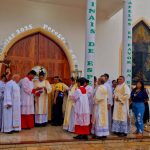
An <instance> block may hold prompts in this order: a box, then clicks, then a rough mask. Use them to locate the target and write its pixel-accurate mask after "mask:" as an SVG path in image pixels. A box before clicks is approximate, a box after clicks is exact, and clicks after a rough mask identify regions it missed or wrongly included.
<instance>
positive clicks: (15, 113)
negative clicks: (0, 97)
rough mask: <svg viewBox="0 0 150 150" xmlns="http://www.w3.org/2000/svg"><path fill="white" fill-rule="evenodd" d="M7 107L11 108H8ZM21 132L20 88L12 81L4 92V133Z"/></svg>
mask: <svg viewBox="0 0 150 150" xmlns="http://www.w3.org/2000/svg"><path fill="white" fill-rule="evenodd" d="M7 105H11V107H9V108H7V107H6V106H7ZM20 130H21V111H20V87H19V85H18V84H17V83H16V82H15V81H13V80H11V81H9V82H7V84H6V86H5V92H4V102H3V117H2V129H1V131H2V132H11V131H20Z"/></svg>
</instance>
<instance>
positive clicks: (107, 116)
mask: <svg viewBox="0 0 150 150" xmlns="http://www.w3.org/2000/svg"><path fill="white" fill-rule="evenodd" d="M129 98H130V89H129V87H128V85H127V84H126V83H125V78H124V77H123V76H120V77H119V78H118V82H113V84H112V82H111V81H110V80H109V75H108V74H104V75H102V76H100V77H99V78H98V80H97V78H96V77H95V78H94V86H90V85H89V80H87V79H85V78H79V79H78V80H77V81H75V80H74V79H73V78H72V85H71V87H70V90H69V94H68V99H67V103H66V111H65V117H64V124H63V128H64V129H65V130H67V131H69V132H73V133H75V134H77V136H75V137H74V138H75V139H84V140H86V139H88V135H90V134H92V135H93V138H96V139H103V138H106V137H107V136H108V135H109V134H110V133H112V132H113V133H115V134H116V135H118V136H121V137H124V136H127V134H128V133H129V129H130V121H129Z"/></svg>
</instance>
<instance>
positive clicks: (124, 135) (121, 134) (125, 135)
mask: <svg viewBox="0 0 150 150" xmlns="http://www.w3.org/2000/svg"><path fill="white" fill-rule="evenodd" d="M118 136H119V137H127V134H125V133H120V134H119V135H118Z"/></svg>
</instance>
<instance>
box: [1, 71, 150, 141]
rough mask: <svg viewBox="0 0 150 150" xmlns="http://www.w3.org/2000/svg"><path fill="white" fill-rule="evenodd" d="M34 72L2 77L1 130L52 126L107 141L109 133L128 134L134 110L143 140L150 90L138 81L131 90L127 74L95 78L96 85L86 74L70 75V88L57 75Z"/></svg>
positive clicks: (79, 138)
mask: <svg viewBox="0 0 150 150" xmlns="http://www.w3.org/2000/svg"><path fill="white" fill-rule="evenodd" d="M36 75H37V73H36V72H35V71H34V70H31V71H30V72H29V73H28V75H27V76H26V77H24V78H23V79H20V75H19V74H15V75H13V76H12V78H11V79H10V80H9V81H8V80H7V76H6V75H5V74H4V75H2V77H1V81H0V129H1V132H4V133H14V132H19V131H21V130H22V129H31V128H34V127H44V126H46V125H47V124H48V123H49V121H50V124H51V125H52V126H62V125H63V129H64V130H66V131H68V132H71V133H75V134H76V136H75V137H74V138H75V139H78V140H87V139H88V136H89V135H92V138H95V139H105V138H107V136H109V135H110V134H115V135H117V136H119V137H126V136H127V134H128V133H129V132H130V127H131V124H130V123H131V121H130V109H131V110H132V111H133V113H134V116H135V126H136V128H137V130H136V133H135V134H136V135H137V137H138V138H139V137H140V138H141V137H142V136H143V132H144V123H146V122H147V121H148V120H149V107H148V99H149V98H148V94H147V91H146V89H145V88H144V83H143V82H142V81H138V82H137V84H136V87H135V88H133V89H132V91H130V88H129V87H128V85H127V84H126V82H125V78H124V76H119V78H118V79H117V80H113V81H112V82H111V81H110V80H109V75H108V74H104V75H102V76H100V77H99V78H98V79H97V78H96V77H94V84H93V86H91V85H89V80H87V79H86V78H84V77H81V78H78V79H75V78H73V77H72V78H71V86H70V87H68V86H67V85H66V84H64V83H63V82H62V80H61V79H60V78H59V77H58V76H56V77H54V83H53V84H50V83H49V81H48V80H46V74H45V72H44V71H43V70H40V72H39V73H38V79H36V80H35V79H34V78H35V76H36Z"/></svg>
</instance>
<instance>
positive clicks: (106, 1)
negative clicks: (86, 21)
mask: <svg viewBox="0 0 150 150" xmlns="http://www.w3.org/2000/svg"><path fill="white" fill-rule="evenodd" d="M29 1H34V2H40V3H49V4H55V5H63V6H68V7H78V8H86V1H87V0H29ZM122 7H123V0H97V12H98V13H97V14H98V16H100V17H102V18H110V17H111V16H113V15H114V14H115V13H117V12H118V11H119V10H120V9H121V8H122Z"/></svg>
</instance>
